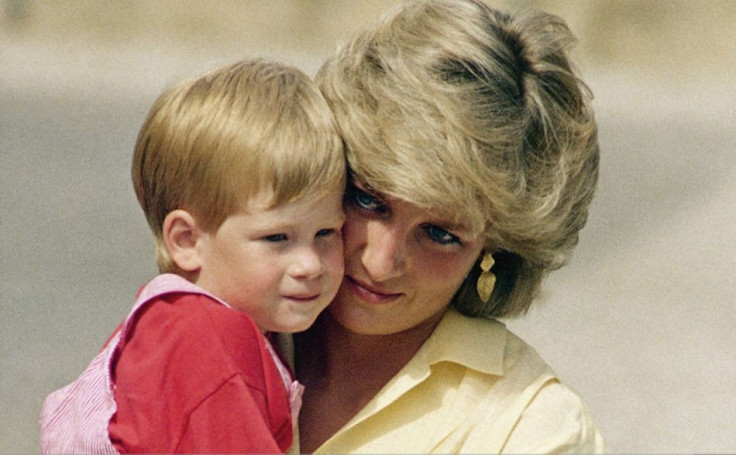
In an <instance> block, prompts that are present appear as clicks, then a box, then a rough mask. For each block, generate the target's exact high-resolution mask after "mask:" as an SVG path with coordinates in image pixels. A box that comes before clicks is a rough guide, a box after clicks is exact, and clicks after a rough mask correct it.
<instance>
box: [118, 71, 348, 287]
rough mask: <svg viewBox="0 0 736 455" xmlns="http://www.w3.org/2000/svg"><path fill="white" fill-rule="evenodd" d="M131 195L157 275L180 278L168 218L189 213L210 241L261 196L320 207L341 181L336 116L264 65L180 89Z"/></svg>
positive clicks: (144, 155) (300, 79) (310, 88)
mask: <svg viewBox="0 0 736 455" xmlns="http://www.w3.org/2000/svg"><path fill="white" fill-rule="evenodd" d="M132 177H133V186H134V188H135V192H136V195H137V197H138V201H139V202H140V205H141V207H142V208H143V211H144V213H145V215H146V219H147V220H148V224H149V226H150V227H151V230H152V231H153V234H154V237H155V240H156V251H157V253H156V261H157V264H158V267H159V270H160V271H161V272H162V273H166V272H171V273H179V272H180V271H179V270H178V268H177V267H176V265H175V264H174V263H173V261H172V260H171V258H170V256H169V254H168V252H167V250H166V248H165V246H164V242H163V223H164V219H165V218H166V215H167V214H169V213H170V212H171V211H173V210H176V209H184V210H187V211H189V212H190V213H191V214H192V215H193V216H194V217H195V218H196V219H197V222H198V223H199V224H200V226H202V227H203V229H205V230H207V231H216V230H217V229H218V228H219V226H220V225H221V224H222V222H223V221H225V219H226V218H227V217H228V216H230V215H232V214H233V213H235V212H237V211H238V210H241V209H242V208H243V207H244V206H245V204H246V202H247V201H248V199H249V198H251V197H253V196H255V195H256V194H257V193H259V192H260V191H262V190H267V191H272V192H273V200H272V206H277V205H280V204H284V203H287V202H290V201H294V200H298V199H300V198H302V197H304V196H305V195H312V196H317V197H320V196H321V195H323V194H326V193H328V192H330V191H335V189H336V188H338V189H342V188H343V186H344V179H345V161H344V155H343V146H342V141H341V139H340V137H339V136H338V134H337V132H336V127H335V124H334V121H333V117H332V113H331V112H330V109H329V107H328V106H327V104H326V102H325V100H324V99H323V97H322V95H321V94H320V92H319V90H318V89H317V87H316V86H315V85H314V83H313V82H312V81H311V79H310V78H309V77H308V76H307V75H305V74H304V73H302V72H301V71H299V70H297V69H296V68H293V67H290V66H287V65H283V64H279V63H275V62H267V61H264V60H248V61H242V62H239V63H235V64H233V65H229V66H226V67H224V68H220V69H217V70H214V71H211V72H208V73H206V74H204V75H202V76H200V77H197V78H194V79H191V80H187V81H184V82H182V83H179V84H177V85H175V86H174V87H172V88H170V89H168V90H167V91H165V92H164V93H163V94H162V95H161V96H159V98H158V99H157V100H156V102H155V103H154V104H153V106H152V108H151V110H150V112H149V114H148V117H147V118H146V120H145V122H144V123H143V126H142V127H141V131H140V133H139V135H138V140H137V142H136V146H135V153H134V155H133V165H132Z"/></svg>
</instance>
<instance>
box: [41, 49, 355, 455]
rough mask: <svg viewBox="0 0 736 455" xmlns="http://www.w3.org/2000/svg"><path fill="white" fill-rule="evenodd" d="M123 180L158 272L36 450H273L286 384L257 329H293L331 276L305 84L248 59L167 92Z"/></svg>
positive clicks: (334, 219) (316, 97) (323, 186)
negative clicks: (129, 184)
mask: <svg viewBox="0 0 736 455" xmlns="http://www.w3.org/2000/svg"><path fill="white" fill-rule="evenodd" d="M132 175H133V183H134V186H135V191H136V194H137V196H138V200H139V202H140V204H141V206H142V208H143V211H144V212H145V215H146V218H147V220H148V223H149V225H150V227H151V229H152V230H153V233H154V236H155V240H156V246H157V263H158V266H159V269H160V271H161V272H162V274H161V275H159V276H158V277H156V278H155V279H154V280H153V281H151V282H150V283H149V284H148V285H146V286H145V287H144V288H143V289H142V290H141V291H140V293H139V296H138V299H137V301H136V303H135V305H134V308H133V310H132V312H131V313H130V314H129V316H128V317H127V318H126V319H125V320H124V321H123V323H122V324H121V326H120V327H119V328H118V329H117V330H116V331H115V332H114V333H113V335H112V337H111V339H110V340H109V341H108V343H107V344H106V346H105V347H104V348H103V350H102V352H101V353H100V354H99V355H98V356H97V357H95V359H94V360H93V361H92V363H91V364H90V366H89V367H88V368H87V370H85V372H84V373H83V374H82V376H80V377H79V378H78V379H77V380H76V381H75V382H73V383H72V384H70V385H68V386H67V387H65V388H63V389H61V390H58V391H56V392H54V393H52V394H51V395H50V396H49V397H47V398H46V400H45V402H44V406H43V409H42V411H41V440H42V441H41V445H42V450H43V452H44V453H80V452H84V453H116V452H121V453H122V452H136V453H141V452H149V453H150V452H158V453H161V452H168V453H171V452H200V453H203V452H209V453H212V452H218V453H228V452H230V453H232V452H240V453H243V452H258V453H267V452H271V453H273V452H284V451H286V450H287V449H288V448H289V446H290V445H291V443H292V428H293V427H292V422H293V419H294V418H295V416H296V413H297V412H298V407H299V404H300V396H301V395H300V393H301V390H300V388H301V386H300V385H299V384H298V383H296V382H295V381H293V379H292V377H291V375H290V373H289V371H288V370H287V369H286V367H285V366H284V365H283V364H282V363H281V361H280V360H279V358H278V357H277V355H276V354H275V352H274V351H273V349H272V348H271V346H270V344H269V342H268V340H267V339H266V337H264V333H266V332H269V331H278V332H296V331H302V330H305V329H306V328H307V327H309V326H310V325H311V324H312V322H313V321H314V320H315V318H316V317H317V315H318V314H319V312H320V311H322V310H323V309H324V308H325V307H326V306H327V304H328V303H329V302H330V301H331V300H332V298H333V297H334V295H335V293H336V292H337V289H338V287H339V285H340V282H341V280H342V273H343V253H342V237H341V232H340V230H341V227H342V223H343V220H344V214H343V211H342V194H343V190H344V185H345V162H344V157H343V149H342V141H341V139H340V137H339V136H338V134H337V132H336V129H335V125H334V123H333V119H332V114H331V112H330V110H329V108H328V106H327V104H326V102H325V101H324V100H323V98H322V96H321V94H320V92H319V91H318V89H317V88H316V87H315V86H314V85H313V83H312V82H311V80H310V79H309V78H308V77H307V76H305V75H304V74H303V73H301V72H299V71H298V70H296V69H293V68H290V67H286V66H283V65H280V64H276V63H269V62H265V61H262V60H254V61H246V62H241V63H237V64H235V65H231V66H228V67H225V68H222V69H219V70H216V71H213V72H210V73H207V74H205V75H203V76H201V77H199V78H196V79H194V80H190V81H187V82H184V83H181V84H179V85H177V86H175V87H173V88H171V89H170V90H168V91H166V92H165V93H164V94H163V95H161V96H160V97H159V99H158V100H157V101H156V102H155V104H154V105H153V107H152V108H151V111H150V113H149V115H148V118H147V119H146V121H145V123H144V124H143V127H142V129H141V132H140V134H139V136H138V140H137V143H136V148H135V154H134V158H133V170H132Z"/></svg>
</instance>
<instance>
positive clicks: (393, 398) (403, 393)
mask: <svg viewBox="0 0 736 455" xmlns="http://www.w3.org/2000/svg"><path fill="white" fill-rule="evenodd" d="M292 451H295V452H298V441H295V444H294V447H292ZM551 452H555V453H602V452H604V445H603V440H602V438H601V435H600V434H599V433H598V430H597V429H596V428H595V425H594V424H593V422H592V420H591V417H590V414H589V413H588V410H587V408H586V406H585V404H584V403H583V402H582V401H581V399H580V398H579V397H578V396H577V395H576V394H575V393H574V392H572V391H571V390H570V389H569V388H567V387H566V386H564V385H563V384H561V383H560V382H559V380H558V379H557V378H556V377H555V375H554V373H553V372H552V371H551V370H550V368H549V367H548V366H547V365H546V364H545V363H544V361H543V360H542V359H541V358H540V357H539V355H538V354H537V353H536V352H535V351H534V350H533V349H532V348H531V347H530V346H529V345H527V344H526V343H525V342H524V341H522V340H521V339H520V338H518V337H517V336H515V335H514V334H513V333H511V332H509V331H508V330H507V329H506V326H505V325H504V324H502V323H501V322H498V321H490V320H482V319H474V318H467V317H465V316H462V315H461V314H460V313H458V312H456V311H454V310H450V311H448V313H447V314H446V315H445V316H444V317H443V319H442V320H441V321H440V323H439V325H438V326H437V328H436V329H435V331H434V332H433V333H432V335H431V336H430V338H429V339H428V340H427V341H426V342H425V343H424V345H423V346H422V348H421V349H420V350H419V351H418V352H417V354H416V355H415V356H414V358H413V359H412V360H411V361H410V362H409V363H408V364H407V365H406V366H405V367H404V368H403V369H402V370H401V371H400V372H399V373H398V374H397V375H396V376H395V377H394V378H393V379H392V380H391V381H390V382H389V383H388V384H386V386H385V387H384V388H383V389H382V390H381V391H380V392H379V393H378V394H377V395H376V396H375V397H374V398H373V399H372V400H371V401H370V402H369V403H368V404H367V405H366V406H365V407H364V408H363V409H362V410H361V411H360V412H359V413H358V414H357V415H355V416H354V417H353V418H352V419H351V420H350V421H349V422H348V423H347V424H346V425H345V426H344V427H343V428H342V429H340V431H338V432H337V433H336V434H334V435H333V436H332V437H331V438H330V439H329V440H327V441H326V442H325V443H324V444H323V445H322V446H321V447H320V448H319V449H318V450H317V451H316V452H315V453H373V454H379V453H415V454H416V453H551Z"/></svg>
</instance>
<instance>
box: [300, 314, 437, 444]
mask: <svg viewBox="0 0 736 455" xmlns="http://www.w3.org/2000/svg"><path fill="white" fill-rule="evenodd" d="M441 317H442V314H439V315H438V316H437V317H434V318H432V319H431V320H428V321H425V323H423V324H421V325H420V326H417V327H414V328H412V329H410V330H407V331H405V332H401V333H396V334H391V335H361V334H357V333H355V332H352V331H350V330H348V329H346V328H345V327H343V326H342V325H340V323H338V322H337V321H336V320H334V319H333V318H332V316H330V314H329V311H325V312H324V313H322V315H321V316H320V318H319V319H318V320H317V322H316V323H315V324H314V326H313V327H312V328H311V329H310V330H309V331H307V332H305V333H303V334H300V335H298V336H297V337H296V338H295V341H296V346H295V348H296V373H297V378H298V379H299V381H300V382H302V383H303V384H304V385H305V387H306V391H305V395H304V406H303V407H302V412H301V415H300V419H299V422H300V424H299V426H300V439H301V451H302V452H304V453H307V452H311V451H313V450H315V449H316V448H317V447H319V446H320V445H321V444H322V443H324V442H325V441H326V440H327V439H328V438H329V437H330V436H332V435H333V434H334V433H336V432H337V431H338V430H339V429H340V428H342V427H343V426H344V425H345V424H346V423H347V422H348V421H349V420H350V419H351V418H352V417H353V416H354V415H355V414H357V413H358V412H359V411H360V410H361V409H362V408H363V407H364V406H365V405H366V404H367V403H368V402H369V401H370V400H371V399H372V398H373V397H374V396H375V395H376V394H377V393H378V392H379V391H380V390H381V389H382V388H383V386H385V385H386V384H387V383H388V382H389V381H390V380H391V378H393V377H394V376H395V375H396V373H398V372H399V370H401V369H402V368H403V367H404V366H405V365H406V364H407V363H408V362H409V361H410V360H411V359H412V357H414V355H415V354H416V352H417V351H418V350H419V348H421V346H422V344H424V342H425V341H426V339H427V338H428V337H429V335H430V334H431V333H432V331H433V330H434V327H435V326H436V325H437V323H438V322H439V320H440V319H441Z"/></svg>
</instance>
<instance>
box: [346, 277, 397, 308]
mask: <svg viewBox="0 0 736 455" xmlns="http://www.w3.org/2000/svg"><path fill="white" fill-rule="evenodd" d="M345 282H346V283H347V284H348V285H349V286H350V289H351V290H352V291H353V293H354V294H355V295H357V296H358V297H359V298H360V299H362V300H364V301H366V302H368V303H374V304H382V303H389V302H392V301H394V300H396V299H397V298H398V297H399V296H401V294H400V293H391V292H385V291H382V290H379V289H376V288H374V287H371V286H368V285H367V284H364V283H361V282H359V281H356V280H355V279H353V278H351V277H349V276H347V275H346V276H345Z"/></svg>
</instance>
